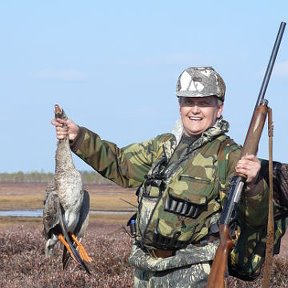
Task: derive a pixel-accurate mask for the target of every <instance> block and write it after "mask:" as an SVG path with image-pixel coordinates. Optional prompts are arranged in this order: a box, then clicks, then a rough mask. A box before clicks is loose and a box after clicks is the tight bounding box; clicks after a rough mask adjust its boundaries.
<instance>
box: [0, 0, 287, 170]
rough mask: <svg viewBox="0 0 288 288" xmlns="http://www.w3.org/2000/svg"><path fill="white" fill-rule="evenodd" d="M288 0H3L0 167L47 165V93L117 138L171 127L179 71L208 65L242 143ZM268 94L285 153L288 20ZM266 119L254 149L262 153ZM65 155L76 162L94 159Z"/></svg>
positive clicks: (276, 149) (50, 143)
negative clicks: (219, 81)
mask: <svg viewBox="0 0 288 288" xmlns="http://www.w3.org/2000/svg"><path fill="white" fill-rule="evenodd" d="M287 11H288V1H286V0H282V1H277V0H273V1H268V0H266V1H251V0H249V1H248V0H242V1H231V0H230V1H228V0H223V1H214V0H207V1H191V0H178V1H169V0H165V1H164V0H158V1H156V0H146V1H135V0H134V1H125V0H122V1H116V0H115V1H111V0H110V1H109V0H107V1H96V0H86V1H85V0H83V1H73V0H69V1H68V0H34V1H32V0H26V1H22V0H19V1H16V0H10V1H1V4H0V36H1V45H0V97H1V105H0V109H1V113H0V123H1V160H0V173H4V172H8V173H12V172H18V171H22V172H35V171H42V172H53V171H54V168H55V160H54V159H55V158H54V157H55V150H56V143H57V141H56V137H55V129H54V127H53V126H52V125H51V123H50V121H51V119H52V118H53V109H54V104H56V103H57V104H59V105H61V106H62V107H63V108H64V110H65V112H66V114H67V115H68V116H69V118H71V119H72V120H73V121H74V122H75V123H77V124H78V125H80V126H85V127H87V128H89V129H90V130H92V131H94V132H96V133H98V134H99V135H100V136H101V138H102V139H105V140H109V141H111V142H113V143H116V144H117V145H118V146H119V147H123V146H125V145H128V144H131V143H136V142H141V141H144V140H147V139H151V138H153V137H155V136H156V135H158V134H161V133H166V132H170V131H171V130H172V129H173V127H174V125H175V122H176V121H177V119H178V118H179V108H178V104H177V98H176V96H175V88H176V81H177V78H178V76H179V74H180V73H181V72H182V71H183V70H184V69H185V68H187V67H191V66H212V67H214V68H215V69H216V70H217V71H218V72H219V73H220V74H221V75H222V77H223V78H224V80H225V83H226V86H227V91H226V101H225V107H224V114H223V115H224V118H225V119H226V120H228V121H229V123H230V126H231V127H230V131H229V135H230V137H231V138H233V139H234V140H235V141H236V142H237V143H239V144H243V142H244V139H245V135H246V132H247V129H248V126H249V123H250V119H251V116H252V112H253V109H254V106H255V103H256V100H257V97H258V94H259V91H260V87H261V84H262V81H263V76H264V73H265V70H266V67H267V64H268V61H269V58H270V55H271V52H272V48H273V45H274V41H275V39H276V35H277V32H278V29H279V26H280V23H281V22H287V20H288V19H287V18H288V12H287ZM286 30H287V31H285V32H284V36H283V39H282V43H281V46H280V49H279V52H278V56H277V59H276V61H275V66H274V70H273V73H272V75H271V79H270V82H269V85H268V88H267V91H266V95H265V98H266V99H267V100H268V101H269V106H270V107H271V108H272V111H273V124H274V137H273V157H274V160H275V161H281V162H285V163H286V162H287V163H288V149H287V147H288V137H287V135H288V128H287V126H288V113H287V107H288V99H287V88H288V28H287V27H286ZM267 139H268V138H267V127H265V128H264V131H263V134H262V138H261V142H260V147H259V152H258V156H259V157H261V158H266V159H267V157H268V140H267ZM73 157H74V162H75V165H76V167H77V169H79V170H87V171H91V170H92V169H91V168H90V167H89V166H88V165H87V164H85V163H84V162H83V161H81V160H80V159H78V158H77V157H76V156H73Z"/></svg>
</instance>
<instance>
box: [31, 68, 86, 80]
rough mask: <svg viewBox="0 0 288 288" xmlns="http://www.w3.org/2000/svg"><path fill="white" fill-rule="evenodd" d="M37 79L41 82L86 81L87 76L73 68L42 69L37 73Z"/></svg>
mask: <svg viewBox="0 0 288 288" xmlns="http://www.w3.org/2000/svg"><path fill="white" fill-rule="evenodd" d="M36 77H37V78H39V79H41V80H60V81H85V80H86V79H87V74H85V73H83V72H81V71H79V70H77V69H71V68H67V69H65V68H64V69H42V70H39V71H37V72H36Z"/></svg>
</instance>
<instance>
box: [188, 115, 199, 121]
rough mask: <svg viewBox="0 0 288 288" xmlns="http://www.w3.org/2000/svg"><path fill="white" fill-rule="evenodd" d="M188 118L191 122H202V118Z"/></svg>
mask: <svg viewBox="0 0 288 288" xmlns="http://www.w3.org/2000/svg"><path fill="white" fill-rule="evenodd" d="M188 118H189V120H193V121H200V120H202V118H201V117H193V116H190V117H188Z"/></svg>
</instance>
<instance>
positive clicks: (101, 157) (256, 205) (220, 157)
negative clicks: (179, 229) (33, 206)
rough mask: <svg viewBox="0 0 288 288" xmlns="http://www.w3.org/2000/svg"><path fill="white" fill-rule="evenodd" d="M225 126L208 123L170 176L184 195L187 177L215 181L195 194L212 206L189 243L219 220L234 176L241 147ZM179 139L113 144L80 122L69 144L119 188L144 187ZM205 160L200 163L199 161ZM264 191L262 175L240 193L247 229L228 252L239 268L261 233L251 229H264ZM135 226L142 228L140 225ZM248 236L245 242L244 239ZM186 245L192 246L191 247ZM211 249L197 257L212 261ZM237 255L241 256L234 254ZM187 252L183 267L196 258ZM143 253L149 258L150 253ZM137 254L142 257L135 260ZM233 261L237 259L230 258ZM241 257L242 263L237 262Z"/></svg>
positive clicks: (241, 215) (243, 224)
mask: <svg viewBox="0 0 288 288" xmlns="http://www.w3.org/2000/svg"><path fill="white" fill-rule="evenodd" d="M227 126H228V123H227V122H226V121H224V120H222V119H221V120H220V121H217V123H216V125H215V126H214V127H211V128H209V129H208V130H207V131H205V132H204V133H203V135H202V136H201V137H200V138H199V139H197V140H196V141H194V142H193V144H192V145H191V146H190V147H189V149H188V150H189V151H188V153H186V154H188V155H189V157H186V158H187V159H185V161H183V162H182V163H181V165H179V167H180V166H181V169H180V170H179V169H177V168H176V169H175V170H173V171H172V172H173V173H171V175H170V176H169V185H168V186H169V187H170V188H171V187H173V185H174V188H175V187H176V186H177V185H178V184H179V179H180V178H181V179H182V183H181V185H182V186H181V187H180V189H182V190H185V191H186V192H185V193H186V197H189V196H187V195H188V194H189V191H190V190H191V189H192V187H191V183H189V181H188V180H189V177H190V176H193V177H194V178H195V179H196V182H197V180H201V178H203V179H204V178H205V179H204V182H205V181H206V180H207V181H209V182H211V181H212V182H213V185H212V184H211V185H210V186H209V187H210V188H211V187H213V189H212V190H211V189H210V190H211V191H209V193H208V194H209V195H205V196H206V198H205V200H203V199H202V200H201V199H200V198H199V199H198V200H199V201H200V202H199V203H202V202H203V201H204V202H205V201H206V202H205V204H207V205H208V206H209V205H210V206H209V207H210V208H209V209H208V211H209V213H208V214H207V215H204V216H205V217H204V218H203V217H202V216H203V214H205V212H203V213H200V214H199V216H200V218H201V217H202V218H203V219H204V220H203V219H202V218H201V219H202V220H203V221H202V220H201V221H200V222H201V223H200V222H199V223H200V224H199V223H198V224H199V225H198V224H197V225H198V226H197V227H196V228H195V227H194V226H195V225H194V226H193V225H192V226H193V227H194V228H195V231H193V233H192V234H193V235H191V238H190V242H191V243H192V244H191V245H193V244H194V243H196V244H198V243H199V241H201V239H204V237H205V236H207V235H208V234H209V228H210V227H209V226H211V225H212V224H214V223H215V222H217V220H218V218H217V215H218V216H219V211H220V210H221V206H222V205H223V201H224V199H225V197H226V193H227V191H228V189H229V183H230V179H231V177H232V176H233V175H234V167H235V165H236V163H237V161H238V160H239V157H240V147H239V146H238V145H237V144H236V143H234V142H233V141H232V140H231V139H230V141H226V140H227V139H229V137H228V136H226V135H225V132H227V130H228V129H227V128H228V127H227ZM179 139H180V138H179V135H174V134H172V133H167V134H162V135H159V136H157V137H155V138H153V139H151V140H149V141H146V142H142V143H137V144H131V145H128V146H126V147H123V148H119V147H117V145H115V144H114V143H111V142H108V141H105V140H102V139H101V138H100V137H99V135H97V134H95V133H93V132H92V131H90V130H88V129H86V128H83V127H81V128H80V133H79V134H78V137H77V138H76V139H75V141H74V142H73V143H72V144H71V149H72V151H73V152H74V153H75V154H76V155H78V156H79V157H80V158H81V159H83V160H84V161H85V162H86V163H87V164H89V165H90V166H91V167H93V168H94V169H95V170H96V171H98V172H99V173H100V174H101V175H102V176H104V177H106V178H108V179H110V180H112V181H113V182H115V183H116V184H118V185H120V186H122V187H130V188H132V187H135V188H136V187H139V186H140V187H143V185H142V184H143V183H144V186H145V182H147V179H149V175H151V173H153V169H154V168H155V165H157V164H158V163H159V161H161V159H162V158H163V155H165V157H166V158H167V159H168V160H169V159H170V158H171V156H172V155H173V152H174V151H175V149H176V147H177V145H178V143H179ZM223 142H225V143H226V144H227V145H225V146H224V147H222V144H221V143H223ZM215 146H217V149H218V150H219V151H217V153H215V149H214V150H213V147H215ZM211 149H212V150H213V153H212V154H211V155H209V151H212V150H211ZM217 149H216V150H217ZM224 151H225V153H224ZM203 159H204V162H203V161H202V160H203ZM193 161H194V162H193ZM201 161H202V162H201ZM199 163H204V166H202V167H201V165H202V164H199ZM192 168H194V169H192ZM196 168H197V169H196ZM201 168H202V169H201ZM195 170H197V171H198V172H197V173H196V174H194V175H193V172H192V171H195ZM191 173H192V175H191ZM185 177H186V179H187V181H186V186H187V187H183V185H184V183H185ZM203 179H202V180H203ZM200 182H201V181H200ZM177 183H178V184H177ZM198 183H199V181H198ZM166 184H167V183H166ZM141 185H142V186H141ZM146 186H147V185H146ZM148 186H149V185H148ZM184 186H185V185H184ZM197 187H198V189H200V190H201V185H200V186H199V185H198V186H197ZM148 190H149V191H150V192H149V193H152V194H153V193H156V197H158V198H159V193H158V192H159V191H156V190H155V189H154V188H153V187H152V189H151V187H150V188H148ZM174 190H177V189H174ZM192 190H193V189H192ZM204 190H205V189H204ZM267 190H268V189H267V185H266V182H265V181H264V180H263V179H262V178H261V179H259V181H258V184H257V186H256V189H255V191H250V192H249V194H246V193H243V197H242V198H241V203H240V209H239V223H240V224H241V231H242V230H243V231H246V234H245V238H244V237H242V238H241V237H240V238H239V239H240V242H239V241H238V242H239V244H238V243H237V245H236V247H235V253H234V255H233V257H231V259H232V263H231V264H232V265H234V264H236V265H238V266H237V267H238V269H239V267H241V265H242V262H243V265H244V264H245V265H246V264H247V261H248V260H247V259H251V253H253V252H254V246H255V241H256V240H257V239H258V237H259V235H258V234H257V233H256V234H257V235H256V234H255V233H254V232H255V231H263V229H264V227H265V225H266V221H267V214H266V213H263V211H267V209H266V207H267V193H266V192H267ZM145 191H147V190H145ZM155 191H156V192H155ZM162 192H163V191H162ZM206 192H207V191H206ZM206 192H205V193H206ZM142 195H143V191H141V189H140V191H139V201H141V197H142ZM194 196H195V195H194ZM196 196H197V195H196ZM194 198H195V197H194ZM196 198H197V197H196ZM198 200H197V201H198ZM201 201H202V202H201ZM140 204H141V202H140ZM214 216H216V217H214ZM138 217H140V218H139V219H138V220H139V222H140V221H141V217H142V216H141V214H140V215H139V213H138ZM198 218H199V217H198V215H197V219H198ZM215 219H216V220H215ZM139 230H141V227H140V229H139ZM140 232H141V231H140ZM142 236H143V235H141V233H140V235H138V237H140V240H141V237H142ZM248 238H249V241H247V239H248ZM254 240H255V241H254ZM238 247H241V249H240V250H239V248H238ZM181 248H182V247H181ZM188 248H189V247H188ZM214 248H215V247H214ZM203 249H204V250H205V249H206V250H207V247H204V248H203ZM188 250H189V251H190V250H191V247H190V248H189V249H188ZM198 250H199V249H198ZM204 250H203V251H204ZM212 250H213V249H212ZM214 250H215V249H214ZM214 250H213V253H206V257H204V258H203V257H202V256H201V257H200V258H201V261H204V260H205V261H210V260H213V258H214V252H215V251H214ZM192 251H193V249H192ZM191 253H192V252H191ZM136 254H137V253H136ZM200 254H201V253H200ZM240 254H241V259H240V257H239V256H238V255H240ZM201 255H202V254H201ZM188 256H189V255H188ZM188 256H187V257H185V261H184V262H183V263H181V261H180V262H178V264H177V265H178V266H181V265H187V264H189V263H187V259H191V260H190V261H194V262H195V258H194V260H192V259H193V257H188ZM147 257H148V258H149V256H147ZM136 258H137V259H134V260H135V261H134V263H132V264H133V265H137V266H139V267H146V266H147V265H148V263H151V261H150V260H151V259H150V260H149V259H148V258H145V257H144V258H145V259H144V258H143V257H142V258H141V257H136ZM140 259H144V260H143V261H142V262H141V263H139V261H140ZM171 261H172V260H171ZM199 261H200V260H199ZM233 261H234V262H235V261H236V262H235V263H233ZM240 261H242V262H241V263H240ZM132 262H133V259H132ZM172 262H173V261H172ZM172 262H171V263H172ZM190 264H193V263H190ZM253 265H254V264H253ZM148 266H149V265H148ZM160 266H161V265H160ZM164 266H165V265H164ZM168 266H169V265H168ZM254 266H255V265H254ZM161 267H162V268H161V269H163V266H161ZM146 268H147V267H146ZM147 269H151V267H148V268H147ZM159 269H160V268H159Z"/></svg>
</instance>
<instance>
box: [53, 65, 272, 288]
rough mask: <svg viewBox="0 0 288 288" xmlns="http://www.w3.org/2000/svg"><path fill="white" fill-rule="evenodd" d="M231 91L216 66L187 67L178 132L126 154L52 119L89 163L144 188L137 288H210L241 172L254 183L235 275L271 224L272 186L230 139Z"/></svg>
mask: <svg viewBox="0 0 288 288" xmlns="http://www.w3.org/2000/svg"><path fill="white" fill-rule="evenodd" d="M225 90H226V87H225V83H224V81H223V79H222V77H221V76H220V75H219V74H218V73H217V72H216V71H215V70H214V69H213V68H212V67H190V68H187V69H185V70H184V71H183V72H182V73H181V74H180V76H179V78H178V81H177V85H176V95H177V97H178V102H179V112H180V121H179V123H178V125H177V127H176V129H174V132H173V133H165V134H162V135H158V136H156V137H155V138H153V139H151V140H148V141H146V142H142V143H137V144H131V145H128V146H126V147H123V148H119V147H117V145H116V144H114V143H111V142H109V141H104V140H102V139H101V138H100V136H99V135H98V134H96V133H94V132H92V131H90V130H88V129H87V128H84V127H80V126H78V125H76V124H75V123H74V122H73V121H72V120H70V119H68V120H61V119H54V120H52V124H53V125H54V126H56V137H57V138H58V139H63V138H64V137H65V136H67V135H68V137H69V139H70V148H71V150H72V151H73V152H74V153H75V154H76V155H77V156H79V157H80V158H81V159H82V160H83V161H85V162H86V163H88V164H89V165H90V166H91V167H92V168H93V169H95V170H96V171H97V172H99V173H100V174H101V175H103V176H104V177H106V178H108V179H110V180H112V181H113V182H115V183H116V184H118V185H120V186H122V187H130V188H135V190H136V189H137V192H136V195H137V197H138V209H137V213H136V214H135V215H134V216H133V217H132V218H131V220H130V225H135V227H134V228H135V229H134V230H135V233H134V235H133V236H134V237H133V241H132V251H131V255H130V258H129V263H130V264H131V265H132V266H133V267H134V271H135V274H134V287H138V288H140V287H141V288H142V287H174V288H177V287H179V288H186V287H205V285H206V283H207V279H208V275H209V272H210V268H211V263H212V261H213V258H214V255H215V251H216V249H217V246H218V244H219V227H218V220H219V217H220V213H221V210H222V208H223V202H224V200H225V197H226V193H227V191H228V189H229V183H230V179H231V178H232V176H233V175H234V174H235V173H241V174H243V175H245V176H246V179H247V180H246V187H245V190H244V193H243V195H242V198H241V201H240V205H239V209H238V210H239V211H237V223H236V224H237V225H238V226H239V231H240V235H241V233H242V232H243V233H244V234H245V233H246V234H245V237H239V238H238V239H236V240H235V241H236V242H237V245H236V246H235V249H234V250H233V251H232V254H231V258H230V260H229V261H230V262H229V270H230V269H231V271H234V274H235V271H237V270H239V271H240V270H241V269H242V267H244V265H245V263H246V264H247V259H248V258H249V257H250V256H251V255H250V254H251V253H250V251H253V248H254V246H255V245H254V242H253V240H254V238H253V235H254V234H253V231H256V230H257V231H260V230H261V231H262V230H263V229H264V227H265V225H266V221H267V213H266V212H265V211H267V209H266V208H267V199H268V186H267V183H266V181H265V180H264V179H263V177H262V174H261V173H259V171H260V168H261V163H260V161H259V160H258V158H257V157H256V156H255V155H245V156H243V157H242V158H241V159H240V150H241V147H240V146H239V145H237V144H236V143H235V142H234V141H233V140H232V139H231V138H230V137H229V136H228V135H227V132H228V129H229V124H228V122H227V121H226V120H224V119H223V116H222V112H223V107H224V100H225ZM63 124H65V126H66V127H67V128H64V127H65V126H64V125H63ZM63 126H64V127H63ZM134 230H133V231H134ZM250 231H252V232H250ZM244 234H243V235H244ZM247 239H249V241H248V240H247ZM241 241H242V242H241ZM253 245H254V246H253ZM249 253H250V254H249ZM239 255H241V257H240V256H239ZM251 257H253V255H252V256H251ZM251 257H250V258H249V259H250V260H249V261H250V262H253V261H252V260H253V259H252V260H251ZM255 261H256V262H255V263H256V264H255V263H254V262H253V263H254V264H255V265H257V257H256V260H255ZM254 264H253V265H254ZM235 267H236V268H235Z"/></svg>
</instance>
